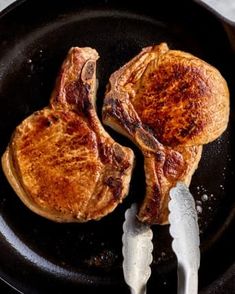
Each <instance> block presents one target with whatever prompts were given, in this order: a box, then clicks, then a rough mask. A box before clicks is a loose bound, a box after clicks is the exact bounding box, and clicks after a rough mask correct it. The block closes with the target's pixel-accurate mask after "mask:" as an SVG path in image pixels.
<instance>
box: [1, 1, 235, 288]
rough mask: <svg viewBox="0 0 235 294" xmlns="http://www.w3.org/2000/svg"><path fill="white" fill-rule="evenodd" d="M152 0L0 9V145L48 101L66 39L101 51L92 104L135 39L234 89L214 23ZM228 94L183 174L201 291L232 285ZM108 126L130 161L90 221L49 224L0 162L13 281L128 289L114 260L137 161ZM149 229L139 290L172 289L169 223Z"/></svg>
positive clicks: (136, 45) (7, 267)
mask: <svg viewBox="0 0 235 294" xmlns="http://www.w3.org/2000/svg"><path fill="white" fill-rule="evenodd" d="M151 2H153V1H149V0H145V1H144V2H140V1H135V2H133V1H127V0H126V1H124V4H122V3H121V1H108V0H106V1H105V0H103V1H97V0H96V1H89V0H86V1H78V0H74V1H72V0H70V1H68V0H67V1H42V0H33V1H29V0H28V1H18V2H17V4H15V5H13V6H11V8H9V9H8V10H6V11H5V12H3V13H2V14H1V15H0V42H1V43H0V48H1V52H0V105H1V106H0V134H1V140H0V153H1V154H2V153H3V152H4V149H5V148H6V146H7V143H8V142H9V140H10V136H11V133H12V132H13V130H14V128H15V126H16V125H17V124H19V123H20V122H21V121H22V119H24V118H25V117H27V116H28V115H30V114H31V113H32V112H33V111H35V110H37V109H40V108H42V107H44V106H45V105H47V103H48V101H49V96H50V92H51V90H52V88H53V85H54V81H55V78H56V74H57V72H58V69H59V67H60V65H61V63H62V61H63V59H64V57H65V56H66V53H67V51H68V49H69V48H70V47H71V46H90V47H94V48H96V49H97V51H98V52H99V54H100V60H99V63H98V78H99V90H98V110H99V113H100V109H101V105H102V99H103V94H104V89H105V85H106V83H107V81H108V77H109V75H110V74H111V73H112V72H113V71H114V70H115V69H117V68H119V67H120V66H121V65H122V64H124V63H125V62H126V61H128V60H129V59H130V58H131V57H133V56H134V55H135V54H137V53H138V52H139V50H140V49H141V48H142V47H144V46H148V45H151V44H153V43H160V42H162V41H166V42H167V43H168V44H169V46H170V47H171V48H175V49H181V50H186V51H189V52H191V53H193V54H195V55H197V56H199V57H201V58H202V59H205V60H206V61H208V62H209V63H211V64H213V65H214V66H216V67H217V68H218V69H219V70H220V71H221V72H222V74H223V75H224V77H225V78H226V79H227V81H228V84H229V87H230V91H231V97H232V98H233V95H234V90H235V88H234V85H233V84H232V78H233V76H234V71H235V67H234V65H235V62H234V56H233V55H232V51H231V50H230V45H229V42H228V39H227V37H226V34H225V32H224V30H223V27H222V25H221V24H220V23H219V22H218V21H217V20H216V19H215V18H214V17H213V16H212V15H211V14H210V13H209V12H207V11H205V10H204V9H203V8H201V7H199V6H198V5H196V4H195V3H192V2H191V1H159V3H157V5H156V4H154V5H153V4H151ZM139 3H140V4H139ZM155 6H156V8H155ZM231 100H233V99H231ZM231 102H232V103H231V104H232V105H231V110H232V111H231V117H230V125H229V127H228V130H227V131H226V133H225V134H224V135H223V136H222V137H221V138H219V139H218V140H217V141H216V142H213V143H212V144H209V145H207V146H205V148H204V152H203V157H202V159H201V162H200V166H199V168H198V170H197V172H196V173H195V175H194V177H193V181H192V184H191V192H192V193H193V195H194V196H195V199H196V200H197V201H201V202H197V203H198V204H199V206H200V207H201V208H202V212H201V213H200V214H199V224H200V230H201V251H202V260H201V268H200V271H199V288H200V289H201V293H235V287H234V288H233V285H232V284H231V285H230V287H232V288H228V287H229V286H228V284H226V282H227V280H228V279H230V280H231V279H232V280H233V281H234V268H235V267H234V263H235V250H234V248H235V240H234V238H233V236H234V228H235V223H234V218H233V215H234V210H235V209H234V196H233V194H234V192H233V183H234V182H235V176H234V139H233V138H232V130H233V129H234V114H233V107H234V103H233V101H231ZM109 132H110V133H111V134H112V135H113V136H114V137H115V138H116V139H117V140H119V142H121V143H123V144H125V145H128V146H131V147H132V148H133V149H134V150H135V152H136V156H137V166H136V169H135V172H134V177H133V179H132V183H131V192H130V195H129V197H127V198H126V200H125V201H124V203H123V205H120V206H119V207H118V208H117V209H116V210H115V212H114V213H112V214H110V215H109V216H107V217H105V218H103V219H102V220H101V221H99V222H89V223H87V224H56V223H53V222H50V221H48V220H46V219H43V218H41V217H39V216H37V215H35V214H33V213H32V212H31V211H29V210H28V209H27V208H26V207H25V206H24V205H23V204H22V203H21V201H20V200H19V199H18V197H17V196H16V195H15V193H14V192H13V190H12V189H11V187H10V185H9V184H8V182H7V181H6V179H5V177H4V175H3V173H2V170H1V172H0V187H1V189H0V191H1V192H0V248H1V250H0V276H1V278H2V279H4V280H5V281H6V282H8V283H9V284H11V285H12V286H14V287H15V288H16V289H18V290H19V291H22V292H24V293H48V292H49V291H57V293H74V292H75V291H76V292H78V293H97V292H98V291H100V290H101V291H102V293H120V292H122V293H129V291H128V288H127V286H126V285H125V283H124V280H123V276H122V267H121V264H122V254H121V236H122V223H123V220H124V211H125V210H126V209H127V207H129V205H130V204H131V202H133V201H136V199H141V197H143V195H144V189H145V187H144V175H143V167H142V165H143V164H142V158H141V155H140V153H139V152H138V151H137V150H136V148H134V146H132V145H131V144H130V142H129V141H128V140H126V139H124V138H123V137H121V136H118V135H117V134H115V133H113V132H111V130H109ZM153 230H154V262H153V264H152V276H151V278H150V280H149V283H148V293H162V294H163V293H176V283H177V281H176V260H175V257H174V254H173V253H172V250H171V246H170V244H171V239H170V237H169V234H168V226H165V227H159V226H155V227H154V228H153ZM225 272H226V273H225ZM224 273H225V274H224ZM234 284H235V283H234ZM221 285H222V286H221ZM226 285H227V286H226ZM219 287H220V288H219ZM226 287H227V288H226ZM216 289H217V291H219V292H216ZM218 289H219V290H218ZM221 289H223V291H225V292H223V291H222V290H221ZM226 289H227V290H226ZM229 289H230V290H229ZM79 291H80V292H79ZM226 291H228V292H226Z"/></svg>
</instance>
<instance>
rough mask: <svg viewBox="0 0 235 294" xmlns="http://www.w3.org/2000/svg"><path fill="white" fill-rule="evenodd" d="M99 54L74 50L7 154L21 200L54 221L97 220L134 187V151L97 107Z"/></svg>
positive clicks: (5, 163)
mask: <svg viewBox="0 0 235 294" xmlns="http://www.w3.org/2000/svg"><path fill="white" fill-rule="evenodd" d="M97 58H98V54H97V52H96V51H95V50H93V49H91V48H72V49H71V50H70V52H69V54H68V57H67V58H66V60H65V62H64V64H63V66H62V69H61V72H60V74H59V76H58V78H57V82H56V87H55V90H54V92H53V94H52V97H51V105H50V106H49V107H46V108H44V109H43V110H40V111H37V112H35V113H34V114H32V115H31V116H29V117H28V118H26V119H25V120H24V121H23V122H22V123H21V124H20V125H19V126H18V127H17V128H16V130H15V132H14V134H13V136H12V140H11V142H10V144H9V147H8V149H7V151H6V153H5V154H4V156H3V159H2V162H3V168H4V172H5V174H6V176H7V178H8V180H9V182H10V183H11V185H12V187H13V188H14V190H15V191H16V193H17V195H18V196H19V197H20V198H21V200H22V201H23V202H24V203H25V204H26V205H27V206H28V207H29V208H30V209H31V210H33V211H34V212H36V213H38V214H39V215H41V216H44V217H47V218H48V219H51V220H54V221H59V222H85V221H88V220H91V219H94V220H98V219H100V218H101V217H103V216H105V215H107V214H108V213H110V212H111V211H113V210H114V209H115V207H116V206H117V205H118V204H119V203H121V202H122V200H123V199H124V197H125V196H126V195H127V193H128V190H129V182H130V178H131V172H132V168H133V160H134V155H133V152H132V151H131V150H130V149H129V148H126V147H123V146H121V145H119V144H118V143H116V142H115V141H114V140H113V139H112V138H111V137H110V136H109V135H108V134H107V133H106V132H105V130H104V129H103V127H102V125H101V123H100V121H99V119H98V117H97V114H96V111H95V105H94V104H95V87H96V85H95V84H96V79H95V70H96V59H97Z"/></svg>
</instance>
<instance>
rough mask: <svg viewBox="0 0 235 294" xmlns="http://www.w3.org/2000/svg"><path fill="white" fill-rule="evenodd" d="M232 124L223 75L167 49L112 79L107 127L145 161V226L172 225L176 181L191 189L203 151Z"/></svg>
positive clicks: (155, 49) (143, 56) (150, 52)
mask: <svg viewBox="0 0 235 294" xmlns="http://www.w3.org/2000/svg"><path fill="white" fill-rule="evenodd" d="M228 118H229V92H228V87H227V84H226V81H225V80H224V78H223V77H222V76H221V74H220V73H219V71H218V70H217V69H215V68H214V67H213V66H211V65H209V64H207V63H206V62H204V61H202V60H200V59H199V58H197V57H195V56H193V55H191V54H189V53H186V52H182V51H176V50H169V48H168V46H167V44H166V43H162V44H160V45H156V46H151V47H147V48H144V49H143V50H142V52H140V53H139V54H138V55H137V56H136V57H134V58H133V59H132V60H131V61H129V62H128V63H127V64H126V65H124V66H123V67H122V68H120V69H119V70H117V71H116V72H114V73H113V74H112V75H111V77H110V80H109V84H108V86H107V91H106V95H105V100H104V106H103V122H104V123H105V124H106V125H108V126H110V127H111V128H113V129H115V130H116V131H118V132H120V133H122V134H123V135H125V136H127V137H128V138H130V139H131V140H132V141H133V142H134V143H135V144H137V146H139V148H140V149H141V150H142V153H143V155H144V168H145V178H146V195H145V198H144V201H143V203H142V205H141V207H140V210H139V213H138V217H139V219H140V220H141V221H143V222H146V223H148V224H155V223H156V224H166V223H168V213H169V212H168V199H169V191H170V189H171V188H172V187H174V186H175V185H176V182H177V181H181V182H184V183H185V184H187V185H189V184H190V181H191V177H192V175H193V173H194V171H195V170H196V168H197V166H198V163H199V161H200V158H201V153H202V145H203V144H207V143H209V142H211V141H213V140H215V139H216V138H218V137H219V136H220V135H221V134H222V133H223V131H224V130H225V129H226V127H227V123H228Z"/></svg>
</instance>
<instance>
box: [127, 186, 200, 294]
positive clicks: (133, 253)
mask: <svg viewBox="0 0 235 294" xmlns="http://www.w3.org/2000/svg"><path fill="white" fill-rule="evenodd" d="M169 210H170V215H169V222H170V234H171V236H172V237H173V242H172V248H173V251H174V252H175V254H176V257H177V260H178V292H177V293H178V294H196V293H198V268H199V264H200V250H199V243H200V241H199V229H198V219H197V212H196V209H195V202H194V199H193V196H192V195H191V194H190V192H189V189H188V188H187V187H186V186H185V184H183V183H177V185H176V187H175V188H172V189H171V191H170V202H169ZM136 213H137V205H136V204H132V206H131V208H129V209H128V210H127V211H126V213H125V222H124V224H123V238H122V241H123V257H124V261H123V272H124V278H125V281H126V283H127V284H128V286H129V287H130V290H131V293H132V294H145V293H146V284H147V281H148V279H149V277H150V275H151V268H150V264H151V262H152V250H153V244H152V236H153V233H152V230H151V228H150V226H148V225H145V224H143V223H141V222H139V221H138V219H137V218H136Z"/></svg>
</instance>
